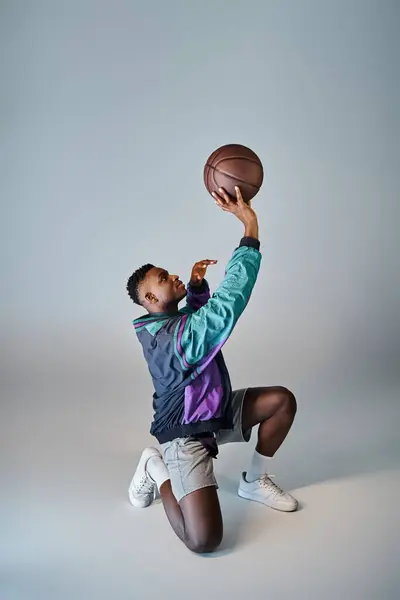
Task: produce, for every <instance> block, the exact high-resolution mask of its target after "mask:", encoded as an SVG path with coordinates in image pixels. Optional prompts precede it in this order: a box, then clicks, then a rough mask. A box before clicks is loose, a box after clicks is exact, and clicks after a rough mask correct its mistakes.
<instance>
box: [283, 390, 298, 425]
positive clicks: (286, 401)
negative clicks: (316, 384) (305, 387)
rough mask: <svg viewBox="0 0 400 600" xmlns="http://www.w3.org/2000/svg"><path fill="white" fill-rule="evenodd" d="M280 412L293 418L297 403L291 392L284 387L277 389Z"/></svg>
mask: <svg viewBox="0 0 400 600" xmlns="http://www.w3.org/2000/svg"><path fill="white" fill-rule="evenodd" d="M279 396H280V410H281V411H282V412H284V413H285V414H287V415H288V416H290V417H292V418H293V417H294V416H295V414H296V412H297V401H296V398H295V395H294V394H293V392H291V391H290V390H288V389H287V388H285V387H280V388H279Z"/></svg>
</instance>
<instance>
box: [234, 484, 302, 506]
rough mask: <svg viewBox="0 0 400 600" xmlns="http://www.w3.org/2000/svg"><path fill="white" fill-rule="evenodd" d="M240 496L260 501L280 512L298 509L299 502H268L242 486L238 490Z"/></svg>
mask: <svg viewBox="0 0 400 600" xmlns="http://www.w3.org/2000/svg"><path fill="white" fill-rule="evenodd" d="M238 496H239V497H240V498H243V499H244V500H251V501H253V502H258V503H259V504H264V506H268V507H269V508H272V509H273V510H277V511H279V512H295V511H296V510H297V509H298V503H297V502H296V504H289V505H287V506H283V505H277V504H272V503H268V502H266V501H265V500H264V499H259V498H257V497H255V496H253V495H252V494H249V493H248V492H245V491H244V490H241V489H240V488H239V490H238Z"/></svg>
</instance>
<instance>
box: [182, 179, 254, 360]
mask: <svg viewBox="0 0 400 600" xmlns="http://www.w3.org/2000/svg"><path fill="white" fill-rule="evenodd" d="M237 193H238V199H237V202H234V201H232V200H231V199H230V198H229V196H227V194H225V192H223V191H221V195H217V197H216V202H217V203H218V205H219V206H220V207H221V208H223V210H226V211H227V212H231V213H233V214H235V215H236V216H237V217H238V218H239V219H240V220H241V221H242V222H243V224H244V225H245V235H244V237H243V238H242V240H241V242H240V246H239V247H238V248H237V249H236V250H235V251H234V253H233V256H232V258H231V260H230V261H229V263H228V265H227V267H226V273H225V277H224V279H223V281H222V283H221V284H220V285H219V286H218V288H217V290H216V291H215V293H214V294H213V296H212V297H211V298H210V299H209V300H208V301H207V303H206V304H205V305H204V306H202V307H201V308H200V309H199V310H197V311H196V312H194V313H192V314H187V315H184V316H183V317H182V319H181V322H180V325H179V328H178V331H177V335H176V336H175V351H176V354H177V355H178V356H179V358H180V360H181V363H182V365H183V366H185V367H187V368H188V367H189V366H190V365H198V366H199V367H200V366H203V367H204V366H205V365H206V364H208V362H209V361H210V360H212V358H213V357H214V356H215V355H216V354H217V352H218V351H219V350H220V349H221V347H222V346H223V344H224V343H225V341H226V340H227V339H228V337H229V335H230V334H231V333H232V330H233V328H234V327H235V325H236V323H237V321H238V319H239V317H240V315H241V314H242V313H243V311H244V309H245V308H246V306H247V303H248V301H249V299H250V296H251V293H252V291H253V288H254V285H255V282H256V279H257V275H258V271H259V268H260V263H261V254H260V252H259V245H260V242H259V241H258V221H257V216H256V214H255V213H254V211H253V210H252V208H251V206H250V205H247V204H245V203H244V201H243V199H242V197H241V194H240V191H238V192H237Z"/></svg>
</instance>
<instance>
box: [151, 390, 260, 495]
mask: <svg viewBox="0 0 400 600" xmlns="http://www.w3.org/2000/svg"><path fill="white" fill-rule="evenodd" d="M246 391H247V389H242V390H236V391H234V392H232V396H231V403H232V409H233V429H232V430H230V429H229V430H222V431H220V432H219V433H217V436H216V437H217V442H218V445H219V446H220V445H221V444H229V443H230V442H248V441H249V439H250V436H251V429H248V430H246V431H244V430H243V427H242V411H243V401H244V397H245V395H246ZM161 449H162V452H163V455H164V461H165V464H166V465H167V468H168V471H169V475H170V478H171V487H172V491H173V493H174V496H175V498H176V499H177V501H178V502H180V501H181V500H182V498H184V497H185V496H187V495H188V494H190V493H191V492H195V491H196V490H199V489H201V488H204V487H209V486H215V487H217V488H218V484H217V481H216V479H215V476H214V468H213V459H212V458H211V456H210V455H209V454H208V452H207V450H206V449H205V448H204V446H203V444H202V443H201V442H200V441H199V440H196V439H193V438H190V437H189V438H176V439H175V440H172V441H170V442H166V443H165V444H161Z"/></svg>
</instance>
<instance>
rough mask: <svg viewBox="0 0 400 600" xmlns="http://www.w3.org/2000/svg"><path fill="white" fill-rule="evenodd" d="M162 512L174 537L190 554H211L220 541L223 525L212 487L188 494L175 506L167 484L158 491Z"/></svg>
mask: <svg viewBox="0 0 400 600" xmlns="http://www.w3.org/2000/svg"><path fill="white" fill-rule="evenodd" d="M160 495H161V499H162V501H163V505H164V510H165V512H166V515H167V517H168V520H169V522H170V524H171V527H172V529H173V530H174V532H175V533H176V535H177V536H178V538H179V539H180V540H181V541H182V542H183V543H184V544H185V545H186V546H187V547H188V548H189V550H192V552H196V553H205V552H213V551H214V550H216V549H217V548H218V546H219V545H220V543H221V540H222V534H223V525H222V515H221V508H220V504H219V500H218V494H217V490H216V488H215V487H214V486H209V487H205V488H201V489H199V490H196V491H195V492H192V493H191V494H188V495H187V496H185V497H184V498H182V500H181V501H180V503H179V504H178V502H177V501H176V499H175V496H174V495H173V493H172V488H171V481H170V480H168V481H165V482H164V483H163V484H162V486H161V488H160Z"/></svg>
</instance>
